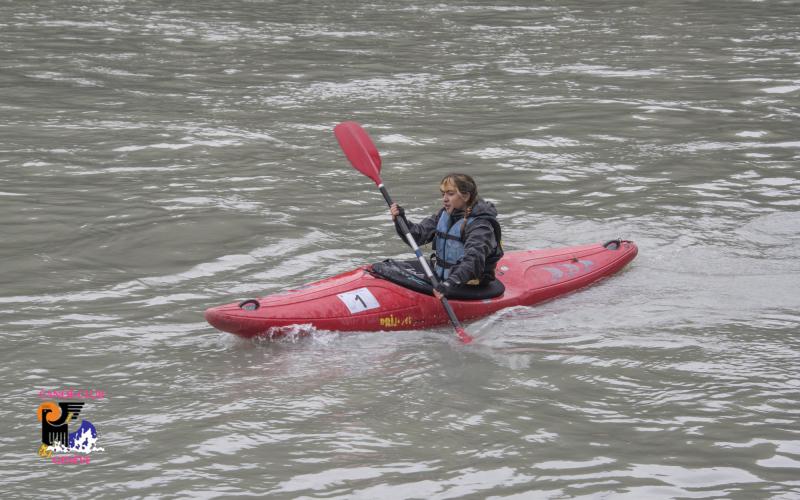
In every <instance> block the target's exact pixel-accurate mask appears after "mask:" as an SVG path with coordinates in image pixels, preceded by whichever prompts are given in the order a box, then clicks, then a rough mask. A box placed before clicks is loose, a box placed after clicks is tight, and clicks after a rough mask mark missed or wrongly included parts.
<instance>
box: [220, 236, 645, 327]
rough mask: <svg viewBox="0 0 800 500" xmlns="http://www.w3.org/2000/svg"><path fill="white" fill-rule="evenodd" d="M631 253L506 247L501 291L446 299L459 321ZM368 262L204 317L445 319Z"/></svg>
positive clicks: (570, 282)
mask: <svg viewBox="0 0 800 500" xmlns="http://www.w3.org/2000/svg"><path fill="white" fill-rule="evenodd" d="M637 253H638V249H637V247H636V245H635V244H634V243H633V242H631V241H624V240H622V241H620V240H614V241H612V242H609V243H606V244H605V245H603V244H594V245H584V246H576V247H567V248H556V249H546V250H527V251H514V252H508V253H506V255H505V256H504V257H503V259H501V260H500V262H499V263H498V264H497V270H496V276H497V279H499V280H501V281H502V282H503V284H504V285H505V288H506V289H505V292H504V293H503V294H502V295H500V296H498V297H495V298H491V299H480V300H452V299H451V300H450V301H449V302H450V304H451V306H452V307H453V311H454V312H455V314H456V316H458V318H459V319H461V320H462V321H469V320H473V319H477V318H480V317H483V316H486V315H489V314H492V313H494V312H496V311H499V310H500V309H504V308H506V307H512V306H520V305H521V306H530V305H534V304H537V303H540V302H543V301H546V300H549V299H552V298H555V297H558V296H560V295H564V294H566V293H569V292H572V291H574V290H577V289H579V288H583V287H585V286H587V285H589V284H591V283H594V282H596V281H598V280H600V279H602V278H604V277H606V276H610V275H612V274H614V273H616V272H617V271H619V270H620V269H622V268H623V267H624V266H625V265H626V264H627V263H628V262H630V261H631V260H633V258H634V257H636V254H637ZM369 269H370V266H368V265H367V266H362V267H359V268H357V269H355V270H353V271H349V272H346V273H343V274H340V275H337V276H333V277H331V278H327V279H323V280H321V281H317V282H314V283H310V284H308V285H305V286H302V287H299V288H296V289H292V290H288V291H286V292H282V293H277V294H273V295H269V296H266V297H262V298H259V299H257V300H250V301H245V302H242V303H238V302H237V303H232V304H226V305H222V306H217V307H212V308H209V309H208V310H206V312H205V317H206V320H207V321H208V322H209V323H210V324H211V325H212V326H214V327H215V328H217V329H219V330H223V331H226V332H230V333H234V334H236V335H239V336H242V337H254V336H258V335H270V336H280V335H282V333H283V332H284V331H286V330H287V328H286V327H290V326H294V325H310V326H312V327H314V328H316V329H319V330H333V331H389V330H414V329H422V328H430V327H434V326H439V325H443V324H446V323H448V321H449V320H448V317H447V314H446V313H445V312H444V309H443V308H442V305H441V303H440V302H439V301H438V300H437V299H436V298H434V297H432V296H429V295H425V294H422V293H418V292H415V291H412V290H409V289H407V288H404V287H401V286H399V285H397V284H394V283H392V282H390V281H387V280H385V279H381V278H379V277H376V276H374V275H373V274H371V273H370V272H369Z"/></svg>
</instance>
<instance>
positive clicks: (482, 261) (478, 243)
mask: <svg viewBox="0 0 800 500" xmlns="http://www.w3.org/2000/svg"><path fill="white" fill-rule="evenodd" d="M442 212H444V208H442V209H440V210H439V211H438V212H436V213H435V214H433V215H431V216H429V217H426V218H425V219H424V220H423V221H422V222H420V223H419V224H413V223H409V222H408V219H405V216H402V215H401V217H403V218H404V219H405V221H406V225H407V226H408V228H409V230H410V231H411V236H413V237H414V239H415V240H416V242H417V244H418V245H424V244H426V243H430V242H431V241H433V240H434V238H435V237H436V225H437V224H438V223H439V217H441V215H442ZM460 217H464V211H463V210H454V211H453V213H452V214H451V218H452V219H453V220H458V219H459V218H460ZM470 217H475V220H473V221H472V222H471V223H470V224H467V225H466V230H465V231H464V258H463V259H462V260H461V262H460V263H458V264H457V265H456V266H455V267H453V268H451V269H450V276H449V277H448V278H447V280H448V281H450V283H451V284H452V285H454V286H458V285H460V284H462V283H466V282H468V281H470V280H473V279H480V281H481V283H482V284H483V283H487V282H489V281H491V280H493V279H494V269H495V267H496V266H497V261H498V260H500V257H502V255H503V251H502V247H501V245H500V244H499V242H498V241H497V236H496V235H495V225H496V224H497V222H496V221H497V209H496V208H495V207H494V204H492V202H489V201H486V200H484V199H482V198H479V199H478V201H477V202H476V203H475V205H473V207H472V211H471V212H470ZM493 221H494V224H493ZM395 229H396V230H397V234H399V235H400V237H401V238H402V239H403V241H406V239H405V235H404V234H403V233H402V231H401V230H400V225H399V223H398V222H395ZM499 229H500V226H499V224H497V230H498V235H499ZM406 243H408V242H406Z"/></svg>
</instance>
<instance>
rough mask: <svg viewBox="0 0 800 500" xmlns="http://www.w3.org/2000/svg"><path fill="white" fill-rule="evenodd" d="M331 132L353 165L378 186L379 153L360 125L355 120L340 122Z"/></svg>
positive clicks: (379, 177)
mask: <svg viewBox="0 0 800 500" xmlns="http://www.w3.org/2000/svg"><path fill="white" fill-rule="evenodd" d="M333 133H334V135H336V140H337V141H339V147H341V148H342V151H344V154H345V156H347V159H348V160H350V163H351V164H352V165H353V167H355V169H356V170H358V171H359V172H361V173H362V174H364V175H366V176H367V177H369V178H370V179H372V180H373V181H374V182H375V184H377V185H378V186H380V185H381V184H382V183H383V181H381V155H380V154H379V153H378V149H377V148H376V147H375V144H373V143H372V139H370V138H369V136H368V135H367V133H366V132H365V131H364V129H363V128H361V125H359V124H358V123H356V122H342V123H340V124H339V125H336V127H334V129H333Z"/></svg>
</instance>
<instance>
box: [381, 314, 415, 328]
mask: <svg viewBox="0 0 800 500" xmlns="http://www.w3.org/2000/svg"><path fill="white" fill-rule="evenodd" d="M380 322H381V326H382V327H384V328H398V327H403V326H411V325H412V324H414V320H413V318H411V316H406V317H404V318H398V317H397V316H395V315H394V314H390V315H389V316H384V317H382V318H381V319H380Z"/></svg>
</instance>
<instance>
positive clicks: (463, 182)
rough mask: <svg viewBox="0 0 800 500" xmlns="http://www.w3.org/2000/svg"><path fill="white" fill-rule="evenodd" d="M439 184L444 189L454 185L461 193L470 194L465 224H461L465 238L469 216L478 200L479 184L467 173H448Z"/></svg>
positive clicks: (462, 235) (465, 211) (465, 210)
mask: <svg viewBox="0 0 800 500" xmlns="http://www.w3.org/2000/svg"><path fill="white" fill-rule="evenodd" d="M439 186H440V187H441V188H442V189H446V188H449V187H451V186H453V187H455V188H456V190H457V191H458V192H459V193H461V194H466V195H468V198H467V201H466V204H467V207H466V208H465V209H464V224H462V225H461V237H462V239H463V238H464V231H465V230H466V228H467V217H469V214H470V212H472V207H473V205H475V203H476V202H477V201H478V185H477V184H475V179H473V178H472V177H470V176H469V175H467V174H447V175H445V176H444V177H443V178H442V182H441V183H440V184H439Z"/></svg>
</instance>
